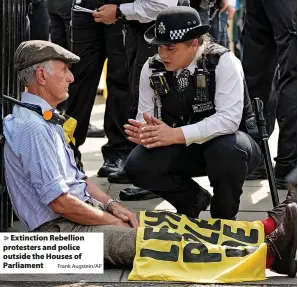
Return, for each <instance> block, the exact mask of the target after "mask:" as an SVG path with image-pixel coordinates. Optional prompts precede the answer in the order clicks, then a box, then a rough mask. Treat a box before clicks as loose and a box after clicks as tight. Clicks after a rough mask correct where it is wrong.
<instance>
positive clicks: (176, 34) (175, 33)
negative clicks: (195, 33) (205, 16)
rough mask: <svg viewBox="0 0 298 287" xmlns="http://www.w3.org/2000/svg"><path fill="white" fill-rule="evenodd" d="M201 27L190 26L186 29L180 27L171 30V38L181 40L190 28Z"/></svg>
mask: <svg viewBox="0 0 298 287" xmlns="http://www.w3.org/2000/svg"><path fill="white" fill-rule="evenodd" d="M198 27H200V25H197V26H194V27H190V28H185V29H179V30H170V38H171V40H179V39H182V38H183V36H184V35H185V33H187V32H189V31H190V30H193V29H195V28H198Z"/></svg>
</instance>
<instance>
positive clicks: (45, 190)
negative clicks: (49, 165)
mask: <svg viewBox="0 0 298 287" xmlns="http://www.w3.org/2000/svg"><path fill="white" fill-rule="evenodd" d="M68 191H69V187H68V186H67V184H66V183H65V181H64V179H63V178H62V176H61V177H58V178H56V179H54V180H52V181H50V182H48V183H46V184H44V185H43V186H42V187H41V190H40V195H39V196H40V200H41V202H42V203H43V204H45V205H49V204H50V203H51V202H52V201H53V200H55V199H56V198H57V197H59V196H60V195H62V194H64V193H67V192H68Z"/></svg>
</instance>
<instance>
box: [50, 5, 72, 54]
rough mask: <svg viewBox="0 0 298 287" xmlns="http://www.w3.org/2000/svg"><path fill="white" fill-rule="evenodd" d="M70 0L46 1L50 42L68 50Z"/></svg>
mask: <svg viewBox="0 0 298 287" xmlns="http://www.w3.org/2000/svg"><path fill="white" fill-rule="evenodd" d="M72 2H73V1H72V0H64V1H61V0H48V12H49V16H50V20H51V21H50V22H51V24H50V28H51V41H52V42H53V43H55V44H58V45H60V46H61V47H63V48H65V49H67V50H70V20H71V7H72Z"/></svg>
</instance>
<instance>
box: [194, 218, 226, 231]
mask: <svg viewBox="0 0 298 287" xmlns="http://www.w3.org/2000/svg"><path fill="white" fill-rule="evenodd" d="M188 220H189V221H191V222H192V223H194V224H196V225H197V226H198V227H199V228H204V229H209V230H214V231H220V225H221V221H220V219H218V220H216V221H215V222H214V223H213V224H210V223H209V222H208V221H207V220H204V219H195V218H188Z"/></svg>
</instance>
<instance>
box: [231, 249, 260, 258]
mask: <svg viewBox="0 0 298 287" xmlns="http://www.w3.org/2000/svg"><path fill="white" fill-rule="evenodd" d="M257 249H258V247H252V246H251V247H249V248H245V249H243V250H241V249H239V248H227V249H226V256H227V257H244V256H246V255H248V254H252V253H254V252H255V251H256V250H257Z"/></svg>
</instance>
